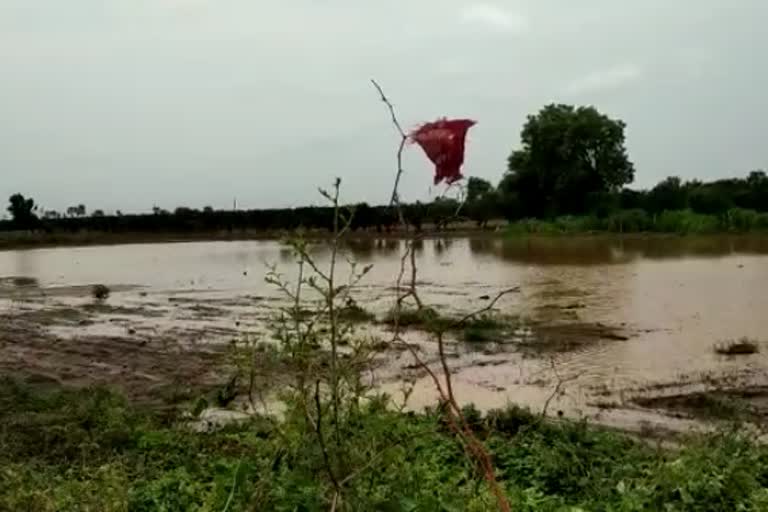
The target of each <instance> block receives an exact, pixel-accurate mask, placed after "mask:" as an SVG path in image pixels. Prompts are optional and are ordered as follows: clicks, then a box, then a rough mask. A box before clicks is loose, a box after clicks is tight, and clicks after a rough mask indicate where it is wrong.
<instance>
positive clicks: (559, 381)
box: [541, 357, 581, 418]
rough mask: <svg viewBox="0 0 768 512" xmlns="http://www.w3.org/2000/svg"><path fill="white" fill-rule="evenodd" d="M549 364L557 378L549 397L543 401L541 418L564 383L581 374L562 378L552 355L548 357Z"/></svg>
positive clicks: (544, 415)
mask: <svg viewBox="0 0 768 512" xmlns="http://www.w3.org/2000/svg"><path fill="white" fill-rule="evenodd" d="M549 365H550V367H551V368H552V372H553V373H554V374H555V377H556V378H557V384H555V389H553V390H552V394H551V395H549V397H548V398H547V401H546V402H544V407H543V408H542V410H541V417H542V418H544V417H546V415H547V410H548V409H549V404H550V403H551V402H552V400H554V398H555V397H556V396H557V395H559V394H560V390H561V389H562V387H563V386H564V385H565V384H566V383H568V382H571V381H574V380H576V379H578V378H579V377H580V376H581V374H579V373H577V374H575V375H571V376H570V377H567V378H562V377H561V376H560V373H559V372H558V371H557V365H556V363H555V358H554V357H551V358H550V359H549Z"/></svg>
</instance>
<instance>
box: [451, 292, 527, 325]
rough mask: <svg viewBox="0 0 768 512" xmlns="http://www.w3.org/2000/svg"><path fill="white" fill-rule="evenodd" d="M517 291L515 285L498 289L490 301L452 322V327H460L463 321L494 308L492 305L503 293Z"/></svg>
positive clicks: (494, 304)
mask: <svg viewBox="0 0 768 512" xmlns="http://www.w3.org/2000/svg"><path fill="white" fill-rule="evenodd" d="M519 291H520V287H519V286H515V287H513V288H507V289H506V290H502V291H500V292H499V293H498V294H496V296H495V297H494V298H493V299H491V301H490V302H489V303H488V304H487V305H486V306H485V307H484V308H481V309H478V310H476V311H473V312H472V313H469V314H468V315H466V316H464V317H462V318H461V319H459V320H458V321H457V322H455V323H454V324H453V326H454V327H461V326H462V325H464V324H465V323H467V322H469V321H470V320H472V319H473V318H475V317H477V316H479V315H482V314H483V313H487V312H488V311H490V310H492V309H493V308H494V306H496V303H497V302H499V301H500V300H501V298H502V297H504V296H505V295H509V294H510V293H517V292H519Z"/></svg>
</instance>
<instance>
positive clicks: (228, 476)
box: [0, 380, 768, 512]
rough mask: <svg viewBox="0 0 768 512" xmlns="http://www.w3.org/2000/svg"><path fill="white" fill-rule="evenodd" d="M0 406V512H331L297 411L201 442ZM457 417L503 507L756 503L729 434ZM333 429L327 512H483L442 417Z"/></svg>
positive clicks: (155, 421) (747, 456)
mask: <svg viewBox="0 0 768 512" xmlns="http://www.w3.org/2000/svg"><path fill="white" fill-rule="evenodd" d="M0 405H1V406H2V407H3V408H2V410H0V420H2V424H3V429H0V468H2V469H0V510H27V511H31V512H35V511H51V512H53V511H75V510H105V511H127V510H131V511H156V510H166V511H176V510H190V511H195V510H197V511H205V510H216V511H220V510H224V507H225V505H226V503H227V501H228V500H229V498H230V496H232V500H231V503H230V508H229V510H230V511H240V510H305V511H325V510H328V509H329V508H330V503H328V502H327V501H326V496H328V492H329V490H330V484H329V481H328V479H327V477H326V475H325V473H324V471H323V463H322V454H321V451H320V449H319V447H318V446H317V443H316V442H315V441H316V439H315V437H314V435H313V432H311V431H307V430H306V429H305V426H306V425H305V424H304V423H303V420H302V418H304V416H305V414H304V413H303V412H302V411H299V410H294V409H290V408H289V409H288V410H287V411H286V414H285V417H284V419H283V420H281V421H280V422H277V423H274V422H272V421H265V420H259V419H254V421H253V422H247V423H243V424H237V425H232V426H229V427H226V428H224V429H220V430H216V431H213V432H208V433H202V432H196V431H194V430H192V429H189V428H187V427H185V425H184V423H183V422H174V423H168V422H167V421H166V420H165V419H163V418H161V417H159V416H158V415H156V414H155V413H150V412H148V411H143V410H140V409H137V408H136V407H135V406H131V405H130V404H128V403H127V402H125V400H123V399H122V398H120V397H119V396H116V395H114V394H112V393H110V392H108V391H105V390H101V389H90V390H83V391H66V390H55V391H47V392H41V391H37V390H36V391H33V390H31V389H29V388H26V387H23V386H20V385H18V384H17V383H15V382H13V381H8V380H5V381H2V383H1V385H0ZM463 412H464V414H465V416H466V417H467V419H468V421H469V423H470V424H471V425H472V426H473V428H474V429H475V430H476V431H477V432H479V433H480V435H482V436H483V437H484V438H485V442H486V444H487V446H488V447H489V449H490V450H491V453H492V455H493V458H494V461H495V464H496V466H497V470H498V474H499V479H500V482H501V484H502V485H503V486H504V488H505V489H506V491H507V494H508V496H509V497H510V500H511V502H512V505H513V510H530V511H540V510H544V511H548V510H550V511H561V510H611V511H640V510H671V511H681V512H682V511H691V510H693V511H713V512H714V511H720V510H745V511H748V510H755V511H758V510H766V507H767V506H768V491H766V485H768V448H766V447H765V446H764V445H760V444H755V443H753V442H751V441H749V440H748V439H746V438H743V437H740V436H738V435H735V434H715V435H709V436H706V437H692V438H690V439H689V440H686V441H684V442H683V444H682V446H681V447H680V448H678V449H675V450H672V451H658V450H657V449H655V448H653V447H651V446H649V445H648V444H646V443H643V442H640V441H635V440H632V439H630V438H628V437H625V436H622V435H620V434H616V433H611V432H604V431H600V430H597V429H594V428H591V427H589V426H587V425H586V424H583V423H569V422H559V423H557V424H554V423H549V422H547V421H545V420H543V419H542V418H541V417H540V416H538V415H534V414H532V413H530V412H529V411H527V410H525V409H520V408H515V407H510V408H507V409H503V410H498V411H491V412H489V413H488V414H487V415H482V414H481V413H480V412H479V411H477V409H474V408H472V407H466V408H464V411H463ZM343 429H344V435H345V446H347V447H348V448H347V450H348V453H349V454H350V456H352V457H353V459H352V465H353V466H354V467H356V468H363V470H362V471H360V472H359V473H358V474H355V475H353V476H352V478H350V479H349V480H348V481H347V482H346V483H345V490H344V500H343V502H342V503H341V506H340V508H338V510H345V511H347V510H383V511H387V510H397V511H401V510H411V511H433V510H456V511H460V510H461V511H463V510H475V511H486V510H493V499H492V497H491V496H489V494H488V491H487V489H486V486H485V485H484V484H483V483H482V481H481V478H480V476H479V475H478V474H477V472H476V471H475V469H474V468H473V467H472V466H471V465H470V464H468V462H467V461H466V459H465V458H464V456H463V454H462V452H461V448H460V447H459V446H458V445H457V444H456V442H455V440H454V438H453V436H452V435H451V434H450V432H449V430H448V428H447V427H446V426H445V425H444V424H443V423H442V420H440V419H439V416H437V415H435V414H431V413H426V414H402V413H396V412H392V411H388V410H387V409H386V408H385V407H384V406H383V402H380V401H379V402H377V401H373V402H372V403H371V404H370V406H367V407H361V408H360V410H359V413H358V414H356V415H353V416H349V417H348V418H347V419H345V424H344V426H343ZM369 461H373V463H372V464H369V465H367V463H368V462H369ZM338 470H339V471H340V472H341V473H340V474H344V473H343V471H344V468H338Z"/></svg>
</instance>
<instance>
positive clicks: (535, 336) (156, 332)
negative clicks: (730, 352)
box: [0, 282, 768, 437]
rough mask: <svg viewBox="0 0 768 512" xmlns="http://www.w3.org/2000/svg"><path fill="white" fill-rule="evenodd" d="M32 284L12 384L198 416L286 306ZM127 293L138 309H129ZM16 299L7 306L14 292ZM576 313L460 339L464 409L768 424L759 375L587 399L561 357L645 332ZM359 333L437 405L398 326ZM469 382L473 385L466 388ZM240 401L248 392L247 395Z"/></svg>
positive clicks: (4, 337)
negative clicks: (240, 351) (240, 343)
mask: <svg viewBox="0 0 768 512" xmlns="http://www.w3.org/2000/svg"><path fill="white" fill-rule="evenodd" d="M24 284H25V286H22V287H20V288H19V289H17V290H16V294H15V295H14V301H13V303H12V304H11V305H10V306H9V307H8V308H6V309H5V310H4V311H2V312H1V313H0V326H2V327H1V328H0V374H2V375H5V376H11V377H14V378H19V379H21V380H23V381H26V382H28V383H32V384H34V385H42V386H46V385H48V386H75V387H88V386H109V387H112V388H114V389H117V390H119V391H120V392H121V393H123V394H125V395H126V396H128V397H129V398H130V399H132V400H135V401H138V402H143V403H151V404H155V405H157V406H162V407H167V406H174V405H180V404H181V405H182V406H184V407H189V406H190V403H192V402H194V400H195V399H197V398H199V397H204V396H208V397H210V396H214V395H215V394H216V393H217V392H219V390H221V389H222V388H224V387H226V386H228V385H231V382H230V381H231V379H232V376H233V375H234V374H236V373H237V369H236V368H235V366H233V364H232V359H231V353H230V348H231V343H233V342H236V341H237V340H241V339H243V338H244V337H247V336H261V337H264V336H266V332H267V330H265V328H264V321H265V320H266V319H267V318H268V317H269V314H270V311H274V308H275V307H277V306H276V303H275V302H274V301H273V300H272V299H269V298H266V297H254V296H244V297H229V298H207V299H206V298H204V297H200V296H186V297H185V296H170V297H165V296H164V297H162V298H159V297H156V296H153V294H151V293H150V294H147V293H146V292H144V291H140V290H138V289H136V288H132V287H123V288H120V287H116V288H117V289H118V290H121V291H120V292H118V293H117V294H116V295H117V296H118V298H117V299H113V300H112V302H114V303H110V302H95V301H93V300H92V299H91V298H90V297H88V296H87V295H86V294H85V291H86V290H87V288H86V287H69V288H59V289H55V288H54V289H47V290H46V289H45V288H39V287H36V286H34V285H31V284H30V283H28V282H25V283H24ZM121 295H126V296H129V297H131V298H132V299H133V300H132V301H126V300H120V298H119V297H120V296H121ZM2 296H3V294H1V293H0V298H2ZM4 296H5V299H6V300H7V298H8V290H7V289H6V293H5V295H4ZM574 309H581V308H572V307H570V306H569V305H565V306H563V307H560V308H556V307H554V306H552V307H549V308H545V313H546V316H544V317H542V318H540V319H539V320H538V321H528V322H527V324H526V325H522V324H517V323H515V324H511V323H510V324H509V325H508V327H506V328H504V329H501V330H498V331H494V332H493V333H491V334H488V336H489V337H488V339H483V340H481V341H479V342H467V341H466V340H462V339H460V338H459V337H454V338H452V339H449V340H448V345H447V346H448V358H449V360H450V364H451V368H452V372H453V373H454V374H455V375H456V377H455V378H456V380H457V387H458V388H459V391H458V395H459V397H460V398H461V400H462V401H463V402H464V403H473V404H476V405H477V406H478V407H479V408H480V409H488V408H493V407H494V406H495V404H496V402H495V401H494V400H495V399H493V397H495V396H501V395H504V396H510V397H515V396H516V395H517V396H519V397H520V400H521V402H522V404H523V405H528V406H530V407H532V408H534V410H535V408H536V407H537V406H538V407H540V405H541V400H542V398H546V400H547V404H548V405H549V411H548V412H549V414H551V415H566V416H567V417H571V418H574V419H586V420H588V421H591V422H593V423H596V424H601V425H604V426H608V427H611V428H619V429H622V430H627V431H634V432H641V433H644V434H649V433H653V434H654V435H656V436H662V437H664V436H668V435H672V434H674V433H675V432H683V431H686V430H689V429H692V428H693V429H706V428H710V427H707V425H712V424H714V423H722V422H729V421H737V420H738V421H746V422H752V423H755V424H765V422H766V420H768V381H766V379H765V375H764V374H761V372H759V371H754V370H750V371H748V370H746V369H745V370H744V371H741V372H732V373H730V374H723V375H691V376H687V377H681V378H680V379H679V380H678V381H675V382H656V383H650V384H648V385H647V386H645V387H640V388H634V389H632V388H622V387H612V386H610V385H605V386H592V388H591V389H580V385H579V384H578V380H579V377H580V375H579V374H577V373H575V372H573V371H568V370H567V368H566V369H564V370H561V371H560V372H558V366H559V364H561V363H559V362H558V361H560V360H561V358H562V360H565V359H567V358H568V357H569V354H570V353H572V352H573V351H578V350H580V349H582V348H584V347H586V346H590V345H595V344H597V345H600V344H603V345H611V344H622V343H625V342H627V341H628V340H630V339H631V338H633V337H634V336H636V335H637V332H635V331H633V330H632V329H631V328H629V327H627V326H618V325H615V326H609V325H605V324H602V323H589V322H584V321H581V320H579V319H578V318H577V315H576V314H575V313H574ZM246 310H247V311H249V313H248V314H243V312H244V311H246ZM235 311H236V312H237V313H236V314H234V313H233V312H235ZM235 318H237V319H235ZM357 328H358V329H362V330H363V331H365V332H366V333H373V334H375V335H378V336H379V339H380V340H382V341H380V342H379V346H378V352H379V356H378V357H379V361H380V364H379V368H377V370H376V373H377V377H376V379H377V382H378V384H377V386H378V387H380V388H381V389H383V390H385V391H387V392H390V393H391V394H393V396H394V397H395V400H397V396H396V395H397V389H398V388H399V387H400V386H401V385H402V383H403V382H404V381H409V382H414V383H415V388H414V389H415V393H416V398H415V400H413V402H412V403H410V404H409V405H408V407H409V408H413V409H419V408H421V407H424V406H427V405H429V404H430V403H432V400H434V396H433V395H434V393H433V390H431V389H430V383H429V380H428V379H427V378H426V375H425V373H424V372H423V370H422V369H420V368H419V367H418V366H417V365H415V364H414V363H413V361H412V360H411V358H410V357H409V354H408V352H407V351H404V350H402V349H395V348H393V347H390V346H389V345H388V344H387V343H386V341H384V340H386V339H387V337H388V336H389V329H390V327H389V326H387V325H386V323H381V320H380V319H379V320H375V321H374V322H373V323H370V322H367V323H361V324H360V325H359V326H358V327H357ZM494 333H495V334H494ZM405 336H406V339H407V340H409V342H410V343H412V344H413V346H414V347H417V349H418V350H419V352H420V354H421V357H422V358H423V359H424V360H425V361H426V362H427V363H428V364H429V365H430V366H434V367H437V365H438V364H439V359H438V358H437V354H436V347H435V344H434V343H433V342H432V341H430V338H429V335H428V334H427V333H426V332H424V331H423V330H422V329H421V328H420V327H419V326H418V325H415V326H410V327H409V328H408V329H407V330H406V333H405ZM494 336H495V338H494ZM531 365H533V366H531ZM537 365H538V369H537V370H535V371H533V370H530V369H528V370H526V371H527V372H529V374H528V375H527V376H523V374H522V373H521V374H520V377H519V378H516V379H512V380H510V379H509V378H506V380H505V381H504V382H505V383H504V384H500V381H499V379H494V378H493V374H494V373H495V372H496V373H498V372H500V371H501V372H502V373H503V374H504V375H509V374H510V373H513V372H514V371H517V370H519V371H520V372H523V369H524V368H526V367H528V366H531V367H532V368H533V367H536V366H537ZM263 371H264V373H262V374H260V377H261V381H260V383H259V386H260V390H259V391H260V392H264V393H266V392H271V391H272V390H273V389H274V388H273V386H272V384H274V382H276V381H277V380H279V379H276V375H274V368H272V369H271V370H270V369H268V368H266V366H265V368H264V369H263ZM270 372H273V373H270ZM284 372H285V369H283V370H281V373H283V375H282V376H283V377H284V376H285V374H284ZM462 381H467V382H471V383H472V385H471V386H470V387H465V386H462ZM240 382H241V384H242V381H240ZM478 390H479V391H478ZM237 391H238V392H239V393H240V395H241V396H242V395H243V394H245V393H246V389H244V388H240V389H239V390H237ZM574 393H575V394H577V395H582V398H580V399H579V405H578V407H573V405H572V404H571V403H570V401H571V400H572V399H573V396H574ZM489 399H491V400H490V401H489ZM512 399H513V400H514V398H512ZM550 401H551V404H550ZM183 404H186V405H183ZM537 404H538V405H537Z"/></svg>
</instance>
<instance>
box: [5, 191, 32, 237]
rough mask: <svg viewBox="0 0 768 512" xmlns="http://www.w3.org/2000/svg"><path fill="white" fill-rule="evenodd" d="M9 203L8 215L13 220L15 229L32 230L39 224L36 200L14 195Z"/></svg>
mask: <svg viewBox="0 0 768 512" xmlns="http://www.w3.org/2000/svg"><path fill="white" fill-rule="evenodd" d="M8 202H9V203H10V204H9V205H8V213H10V214H11V217H12V218H13V227H15V228H17V229H26V228H32V227H34V226H35V224H36V223H37V220H38V219H37V215H35V211H37V206H36V205H35V201H34V199H32V198H31V197H30V198H26V197H24V196H23V195H21V194H13V195H12V196H11V197H10V198H9V199H8Z"/></svg>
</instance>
